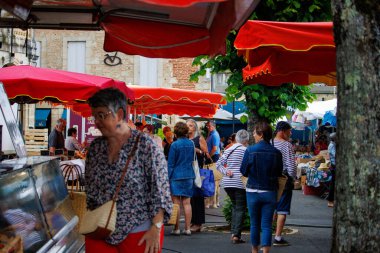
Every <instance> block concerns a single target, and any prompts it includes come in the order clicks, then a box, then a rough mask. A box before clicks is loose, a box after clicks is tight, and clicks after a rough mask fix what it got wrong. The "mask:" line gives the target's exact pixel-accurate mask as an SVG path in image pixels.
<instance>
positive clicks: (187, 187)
mask: <svg viewBox="0 0 380 253" xmlns="http://www.w3.org/2000/svg"><path fill="white" fill-rule="evenodd" d="M188 133H189V128H188V127H187V125H186V124H185V123H183V122H178V123H177V124H176V125H175V126H174V134H175V135H176V137H177V140H176V141H175V142H173V143H172V145H171V146H170V150H169V157H168V170H169V171H168V174H169V183H170V191H171V195H172V200H173V202H174V203H175V204H180V202H182V205H183V209H184V212H185V230H184V231H183V234H185V235H191V231H190V221H191V204H190V198H191V197H192V196H193V185H194V178H195V174H194V170H193V164H192V163H193V160H194V152H195V150H194V143H193V142H192V141H191V140H189V139H188V138H187V134H188ZM178 212H179V213H178V215H177V223H176V224H175V226H174V230H173V231H172V234H174V235H179V234H180V230H179V217H180V211H178Z"/></svg>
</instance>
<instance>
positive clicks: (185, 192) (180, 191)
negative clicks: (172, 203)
mask: <svg viewBox="0 0 380 253" xmlns="http://www.w3.org/2000/svg"><path fill="white" fill-rule="evenodd" d="M193 187H194V179H192V178H191V179H178V180H170V192H171V194H172V195H173V196H182V197H192V196H193V193H194V189H193Z"/></svg>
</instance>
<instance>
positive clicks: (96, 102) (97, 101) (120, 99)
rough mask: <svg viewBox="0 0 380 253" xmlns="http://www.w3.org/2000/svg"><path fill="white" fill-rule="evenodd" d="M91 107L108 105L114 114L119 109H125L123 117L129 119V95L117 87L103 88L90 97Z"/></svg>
mask: <svg viewBox="0 0 380 253" xmlns="http://www.w3.org/2000/svg"><path fill="white" fill-rule="evenodd" d="M87 102H88V104H89V105H90V107H91V108H97V107H103V106H104V107H107V108H108V109H109V110H110V111H111V112H112V113H113V115H116V112H117V111H118V110H119V109H122V110H123V113H124V114H123V119H124V120H126V119H127V97H126V96H125V94H124V93H123V92H121V91H120V90H119V89H116V88H107V89H102V90H99V91H98V92H96V93H95V94H94V95H92V97H90V98H89V99H88V101H87Z"/></svg>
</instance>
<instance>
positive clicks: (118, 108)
mask: <svg viewBox="0 0 380 253" xmlns="http://www.w3.org/2000/svg"><path fill="white" fill-rule="evenodd" d="M125 101H126V99H125V96H124V95H123V94H122V93H121V92H119V91H118V90H116V89H112V88H111V89H105V90H102V91H99V92H97V93H96V94H95V95H93V97H91V98H90V99H89V101H88V102H89V104H90V106H91V109H92V114H93V116H94V119H95V124H96V127H97V128H98V129H99V130H100V131H101V133H102V137H99V138H97V139H95V140H94V141H93V142H92V143H91V146H90V148H89V152H88V155H87V160H86V168H88V169H86V182H87V184H86V193H87V205H88V208H89V209H90V210H92V209H94V208H97V207H98V206H100V205H102V204H103V203H105V202H106V201H108V200H109V199H110V198H112V196H113V193H114V191H115V189H114V188H115V185H116V183H115V182H116V181H117V180H118V179H119V178H120V172H121V171H122V170H123V167H124V166H125V164H126V162H127V160H128V159H130V160H131V163H130V164H131V165H130V166H129V167H128V168H127V171H128V173H127V176H126V177H125V179H124V182H123V184H122V190H121V191H120V193H119V198H118V200H117V208H118V217H117V224H116V230H115V231H114V232H113V233H112V234H111V236H109V238H107V240H105V241H98V240H94V239H93V238H87V237H86V251H88V252H98V251H99V249H101V250H105V251H108V250H113V248H115V249H117V250H122V249H125V248H128V249H133V252H144V251H149V252H150V251H152V252H160V251H161V247H162V240H163V229H162V224H163V223H164V222H166V221H167V220H168V219H169V216H170V215H171V212H172V203H175V204H178V205H179V206H180V207H181V208H179V210H178V213H177V220H176V223H175V225H174V227H173V230H172V232H171V234H172V235H181V234H183V235H188V236H189V235H191V234H192V233H195V232H201V231H202V225H203V224H204V223H205V208H207V205H206V204H207V201H205V197H203V196H202V194H201V192H200V189H199V188H197V187H195V186H194V179H195V173H194V169H193V162H194V157H196V160H197V162H198V165H199V167H200V168H203V167H204V166H206V165H207V164H209V165H210V164H211V165H213V166H215V167H216V170H217V171H219V172H220V173H222V175H223V177H222V180H221V185H222V187H223V189H224V190H225V192H226V193H227V195H228V196H229V198H230V200H231V205H232V210H231V211H232V213H231V242H232V243H233V244H239V243H245V240H244V238H242V229H243V223H244V217H245V213H246V210H248V213H249V216H250V224H251V225H250V230H251V238H250V239H251V243H252V252H254V253H255V252H258V250H259V248H261V249H262V251H263V252H264V253H266V252H269V250H270V247H271V246H272V239H271V238H272V221H273V219H274V217H277V228H276V235H275V237H274V239H273V245H275V246H277V245H281V246H284V245H288V242H287V241H286V240H285V239H284V238H282V236H281V234H282V230H283V227H284V224H285V220H286V216H287V215H289V214H290V203H291V199H292V185H293V179H294V178H295V176H296V167H295V159H294V152H293V149H292V146H291V144H290V143H289V138H290V135H291V126H290V125H289V124H288V123H287V122H279V123H278V124H277V125H276V130H275V132H274V135H272V128H271V125H270V124H268V123H267V122H257V123H256V124H255V127H254V131H253V137H254V143H255V144H254V145H251V146H248V143H249V133H248V132H247V131H246V130H240V131H238V132H237V133H234V134H233V135H232V136H231V137H230V138H229V142H228V145H226V147H225V149H224V150H222V149H221V145H220V136H219V133H218V132H217V130H216V125H215V122H214V121H212V120H210V121H209V122H207V123H206V129H207V138H204V137H203V135H202V133H201V132H200V129H199V127H198V123H197V122H195V121H194V120H193V119H189V120H187V121H186V123H184V122H177V123H176V124H175V126H174V131H173V132H172V129H171V128H170V127H169V126H166V127H164V128H163V135H164V138H163V140H162V139H158V138H159V137H158V136H157V135H155V134H154V127H153V126H152V125H149V124H142V125H139V124H136V127H135V125H134V124H133V123H131V122H128V121H127V119H126V103H125ZM59 123H60V122H58V124H57V127H56V128H57V131H58V130H60V124H59ZM62 124H63V123H62ZM58 132H59V131H58ZM70 133H71V136H73V138H75V130H70ZM74 142H75V141H73V142H72V143H74ZM136 143H137V152H136V153H135V155H134V156H133V157H130V158H129V154H130V152H131V150H132V148H133V146H134V145H135V144H136ZM333 144H334V142H332V144H331V148H329V150H331V152H333V151H334V149H333V148H334V146H333ZM74 146H75V145H74ZM78 147H79V146H78ZM330 156H332V155H330ZM282 174H285V175H287V177H288V182H287V186H286V187H285V189H284V191H283V194H282V196H281V198H280V200H279V201H277V190H278V179H277V178H278V177H279V176H281V175H282ZM244 177H247V178H248V180H247V182H244V180H243V178H244ZM216 190H217V189H216ZM217 205H218V199H217V197H216V198H214V200H213V207H215V208H217V207H218V206H217ZM182 211H183V214H184V218H185V224H184V227H183V228H181V227H180V216H181V213H182ZM181 229H182V230H181Z"/></svg>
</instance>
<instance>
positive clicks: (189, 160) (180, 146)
mask: <svg viewBox="0 0 380 253" xmlns="http://www.w3.org/2000/svg"><path fill="white" fill-rule="evenodd" d="M194 151H195V150H194V144H193V142H192V141H191V140H189V139H188V138H179V139H177V140H176V141H175V142H173V143H172V145H171V146H170V150H169V157H168V170H169V171H168V174H169V180H177V179H190V178H195V174H194V169H193V160H194Z"/></svg>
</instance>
